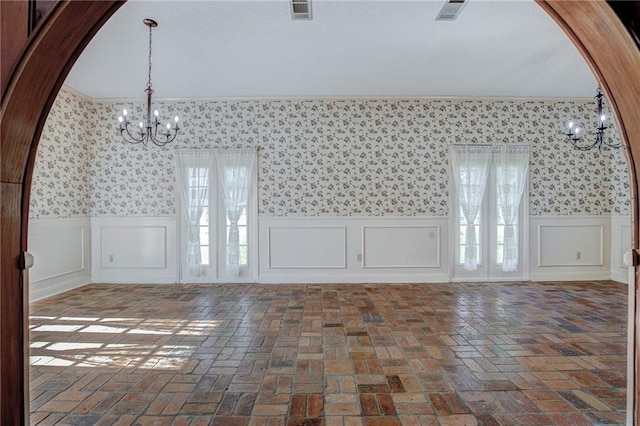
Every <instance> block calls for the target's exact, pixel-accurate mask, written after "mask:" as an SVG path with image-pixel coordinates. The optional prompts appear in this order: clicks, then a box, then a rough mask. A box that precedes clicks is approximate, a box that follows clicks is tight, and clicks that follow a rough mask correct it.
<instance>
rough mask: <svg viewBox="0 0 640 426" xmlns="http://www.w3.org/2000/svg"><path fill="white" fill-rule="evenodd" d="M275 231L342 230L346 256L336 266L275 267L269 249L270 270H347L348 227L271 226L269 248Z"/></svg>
mask: <svg viewBox="0 0 640 426" xmlns="http://www.w3.org/2000/svg"><path fill="white" fill-rule="evenodd" d="M274 229H323V230H327V229H341V230H342V244H343V249H344V256H342V259H341V260H342V263H341V264H336V265H327V266H307V265H296V266H273V263H272V259H271V250H270V249H269V254H268V264H267V265H268V267H269V269H271V270H273V269H346V268H347V227H346V226H269V227H268V228H267V235H268V236H267V247H269V248H270V247H271V231H272V230H274Z"/></svg>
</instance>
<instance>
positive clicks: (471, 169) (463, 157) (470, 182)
mask: <svg viewBox="0 0 640 426" xmlns="http://www.w3.org/2000/svg"><path fill="white" fill-rule="evenodd" d="M492 152H493V147H492V146H491V145H451V146H450V149H449V153H450V158H451V167H452V170H453V182H454V184H455V188H456V194H457V196H458V203H459V205H460V210H461V211H462V215H463V216H464V220H466V221H467V230H466V233H465V240H464V268H465V269H466V270H468V271H475V270H476V269H478V249H477V244H478V238H477V236H476V227H475V220H476V218H477V217H478V213H479V212H480V209H481V208H482V200H483V198H484V191H485V188H486V186H487V176H488V174H489V164H490V160H491V154H492Z"/></svg>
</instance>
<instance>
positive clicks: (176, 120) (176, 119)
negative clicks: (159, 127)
mask: <svg viewBox="0 0 640 426" xmlns="http://www.w3.org/2000/svg"><path fill="white" fill-rule="evenodd" d="M174 120H175V122H176V123H177V122H178V116H177V115H176V118H174Z"/></svg>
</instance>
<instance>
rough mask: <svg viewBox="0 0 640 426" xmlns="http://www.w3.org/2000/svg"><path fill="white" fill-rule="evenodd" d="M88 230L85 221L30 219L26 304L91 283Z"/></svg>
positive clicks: (86, 220)
mask: <svg viewBox="0 0 640 426" xmlns="http://www.w3.org/2000/svg"><path fill="white" fill-rule="evenodd" d="M90 235H91V226H90V219H89V218H88V217H86V218H59V219H33V220H31V221H30V222H29V237H28V245H27V249H28V250H29V252H30V253H31V254H32V255H33V256H34V265H33V267H32V268H31V269H29V300H31V301H35V300H40V299H43V298H46V297H50V296H53V295H55V294H58V293H61V292H63V291H67V290H71V289H74V288H77V287H80V286H83V285H86V284H89V283H90V282H91V239H90Z"/></svg>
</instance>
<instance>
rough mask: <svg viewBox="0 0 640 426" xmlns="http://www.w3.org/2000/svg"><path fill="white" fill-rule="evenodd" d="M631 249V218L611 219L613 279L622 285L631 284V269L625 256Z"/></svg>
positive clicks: (613, 217)
mask: <svg viewBox="0 0 640 426" xmlns="http://www.w3.org/2000/svg"><path fill="white" fill-rule="evenodd" d="M630 248H631V217H629V216H612V217H611V279H612V280H614V281H618V282H620V283H625V284H627V283H628V282H629V267H628V266H625V264H624V260H623V255H624V253H625V252H626V251H627V250H629V249H630Z"/></svg>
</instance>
